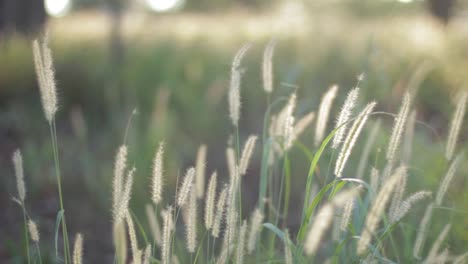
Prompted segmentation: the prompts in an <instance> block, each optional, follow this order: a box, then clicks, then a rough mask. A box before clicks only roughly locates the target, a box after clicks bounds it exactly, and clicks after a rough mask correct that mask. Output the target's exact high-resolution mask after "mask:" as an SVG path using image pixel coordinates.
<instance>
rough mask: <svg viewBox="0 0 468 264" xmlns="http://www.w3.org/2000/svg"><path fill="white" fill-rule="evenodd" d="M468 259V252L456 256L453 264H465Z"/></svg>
mask: <svg viewBox="0 0 468 264" xmlns="http://www.w3.org/2000/svg"><path fill="white" fill-rule="evenodd" d="M467 259H468V252H465V253H464V254H461V255H459V256H455V257H454V259H453V264H464V263H466V260H467Z"/></svg>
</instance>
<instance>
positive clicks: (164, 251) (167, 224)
mask: <svg viewBox="0 0 468 264" xmlns="http://www.w3.org/2000/svg"><path fill="white" fill-rule="evenodd" d="M172 225H173V223H172V206H169V207H167V209H166V210H165V213H164V214H163V243H162V247H161V262H162V263H163V264H169V263H171V262H170V259H171V255H170V252H171V229H172Z"/></svg>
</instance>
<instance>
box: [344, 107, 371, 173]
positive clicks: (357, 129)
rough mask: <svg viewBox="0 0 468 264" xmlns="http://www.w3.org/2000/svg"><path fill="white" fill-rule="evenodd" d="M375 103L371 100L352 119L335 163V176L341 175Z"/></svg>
mask: <svg viewBox="0 0 468 264" xmlns="http://www.w3.org/2000/svg"><path fill="white" fill-rule="evenodd" d="M376 104H377V103H376V102H372V103H369V104H368V105H367V106H366V107H365V108H364V110H362V112H361V113H360V114H359V116H358V117H357V118H356V120H354V123H353V125H352V126H351V128H350V129H349V132H348V135H347V136H346V140H345V141H344V144H343V146H342V147H341V151H340V154H339V155H338V159H337V161H336V165H335V175H336V177H341V174H342V172H343V169H344V167H345V165H346V161H347V160H348V157H349V155H350V154H351V151H352V149H353V147H354V144H355V143H356V141H357V138H358V137H359V134H360V133H361V130H362V128H363V127H364V125H365V124H366V121H367V119H368V117H369V114H370V113H372V110H374V107H375V105H376Z"/></svg>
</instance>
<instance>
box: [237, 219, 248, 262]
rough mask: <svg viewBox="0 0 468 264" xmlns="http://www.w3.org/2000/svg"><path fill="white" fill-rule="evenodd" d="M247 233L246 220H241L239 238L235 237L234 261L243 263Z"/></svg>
mask: <svg viewBox="0 0 468 264" xmlns="http://www.w3.org/2000/svg"><path fill="white" fill-rule="evenodd" d="M246 233H247V221H246V220H244V222H242V226H241V228H240V231H239V238H238V239H237V254H236V263H238V264H242V263H244V255H245V235H246Z"/></svg>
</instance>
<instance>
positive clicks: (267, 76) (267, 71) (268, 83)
mask: <svg viewBox="0 0 468 264" xmlns="http://www.w3.org/2000/svg"><path fill="white" fill-rule="evenodd" d="M275 46H276V41H274V40H271V41H270V42H268V45H267V46H266V48H265V51H264V52H263V64H262V69H263V75H262V76H263V89H264V90H265V92H266V93H271V92H272V91H273V53H274V51H275Z"/></svg>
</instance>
